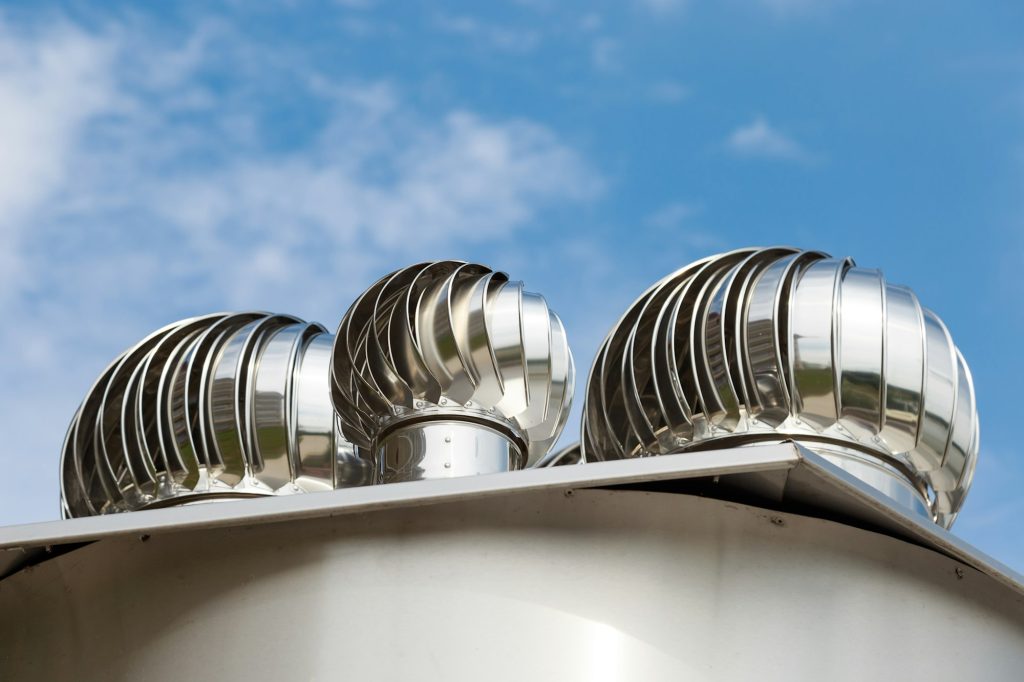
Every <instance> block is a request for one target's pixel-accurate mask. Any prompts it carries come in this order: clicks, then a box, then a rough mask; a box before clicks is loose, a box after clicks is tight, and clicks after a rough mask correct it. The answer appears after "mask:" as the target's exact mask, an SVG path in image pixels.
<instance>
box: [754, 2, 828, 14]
mask: <svg viewBox="0 0 1024 682" xmlns="http://www.w3.org/2000/svg"><path fill="white" fill-rule="evenodd" d="M758 2H759V3H760V4H761V5H762V6H763V7H765V8H766V9H768V10H769V11H771V12H772V13H774V14H775V15H777V16H779V17H792V16H797V15H808V14H816V13H822V12H826V11H828V10H831V9H832V8H833V7H836V6H837V5H840V4H844V3H845V0H758Z"/></svg>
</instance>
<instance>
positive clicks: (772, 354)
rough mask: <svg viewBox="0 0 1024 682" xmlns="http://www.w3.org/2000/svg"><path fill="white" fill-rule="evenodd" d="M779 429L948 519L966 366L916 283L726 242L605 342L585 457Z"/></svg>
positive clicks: (846, 263)
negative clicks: (727, 248)
mask: <svg viewBox="0 0 1024 682" xmlns="http://www.w3.org/2000/svg"><path fill="white" fill-rule="evenodd" d="M780 439H791V440H795V441H798V442H800V443H801V444H803V445H805V446H806V447H808V448H810V449H811V450H814V451H815V452H817V453H819V454H821V455H823V456H825V457H826V458H828V459H829V460H830V461H832V462H833V463H834V464H836V465H838V466H840V467H842V468H843V469H845V470H846V471H847V472H848V473H850V474H852V475H854V476H856V477H857V478H859V479H861V480H862V481H864V482H865V483H868V484H869V485H871V486H872V487H874V488H876V489H877V490H879V491H881V492H883V493H884V494H886V495H887V496H888V497H890V498H891V499H892V500H893V501H895V502H897V503H899V504H900V505H902V506H903V507H904V508H907V509H909V510H912V511H914V512H917V513H919V514H922V515H926V516H928V517H930V518H931V519H933V520H934V521H935V522H936V523H938V524H940V525H942V526H944V527H949V526H950V525H951V524H952V523H953V520H954V519H955V517H956V514H957V512H958V511H959V509H960V507H961V505H962V504H963V500H964V496H965V495H966V493H967V490H968V489H969V487H970V484H971V477H972V475H973V472H974V466H975V463H976V461H977V453H978V417H977V412H976V409H975V400H974V388H973V385H972V382H971V375H970V371H969V370H968V368H967V364H966V363H965V362H964V359H963V356H962V355H961V354H960V351H959V350H958V349H957V348H956V346H955V345H954V344H953V341H952V339H951V338H950V335H949V332H948V331H947V329H946V327H945V325H944V324H943V323H942V321H941V320H940V319H939V318H938V317H937V316H936V315H935V314H934V313H933V312H931V311H930V310H928V309H926V308H923V307H921V305H920V303H919V302H918V300H917V297H916V296H915V295H914V293H913V292H912V291H910V290H909V289H907V288H905V287H901V286H896V285H893V284H888V283H886V282H885V280H884V279H883V277H882V275H881V273H880V272H878V271H877V270H871V269H866V268H860V267H857V266H856V265H855V264H854V262H853V261H852V260H850V259H834V258H830V257H829V256H828V255H827V254H824V253H820V252H816V251H798V250H795V249H789V248H768V249H743V250H739V251H733V252H730V253H726V254H723V255H718V256H713V257H710V258H707V259H704V260H701V261H698V262H696V263H693V264H691V265H689V266H687V267H685V268H683V269H681V270H679V271H677V272H675V273H673V274H671V275H669V276H668V277H665V278H664V279H662V280H661V281H659V282H658V283H657V284H655V285H654V286H653V287H651V288H650V289H649V290H648V291H647V292H646V293H644V294H643V295H642V296H641V297H640V298H639V299H638V300H637V301H636V302H635V303H634V304H633V305H632V306H631V307H630V308H629V310H627V311H626V314H625V315H624V316H623V317H622V319H621V320H620V322H619V323H618V325H617V326H616V327H615V328H614V329H613V330H612V332H611V333H610V334H609V336H608V337H607V339H606V340H605V342H604V344H603V345H602V347H601V349H600V351H599V353H598V356H597V359H596V361H595V363H594V366H593V370H592V371H591V374H590V378H589V381H588V385H587V396H586V407H585V409H584V420H583V450H584V456H585V459H587V460H589V461H595V460H604V459H618V458H626V457H641V456H648V455H661V454H668V453H679V452H686V451H689V450H695V449H708V448H710V447H725V446H727V445H730V444H731V445H737V444H744V443H754V442H765V441H772V440H780Z"/></svg>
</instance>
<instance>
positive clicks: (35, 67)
mask: <svg viewBox="0 0 1024 682" xmlns="http://www.w3.org/2000/svg"><path fill="white" fill-rule="evenodd" d="M111 58H112V50H111V49H110V47H109V46H108V45H107V44H106V43H104V42H103V41H102V40H98V39H95V38H93V37H91V36H88V35H85V34H83V33H82V32H80V31H76V30H75V29H74V28H73V27H71V26H70V25H66V24H59V25H56V26H53V27H50V28H48V29H46V30H45V31H44V32H29V33H28V34H26V33H24V32H21V31H14V30H12V29H11V28H10V27H8V26H6V25H4V24H2V23H0V243H2V245H3V248H2V249H0V303H2V302H3V299H4V297H5V295H9V294H10V292H11V288H12V287H13V286H14V282H16V281H17V279H18V278H19V277H21V276H23V274H24V272H23V270H22V265H23V264H22V262H21V261H20V259H19V258H18V257H17V254H18V252H19V249H20V245H21V239H22V233H21V229H20V228H21V225H22V223H23V221H24V220H25V218H26V217H27V216H28V215H29V214H30V213H31V211H32V209H33V208H34V207H35V206H37V205H39V204H41V203H44V202H46V201H47V200H49V198H50V197H51V196H52V195H53V193H54V192H55V191H57V189H58V188H59V187H60V186H61V184H62V183H63V182H65V181H66V180H67V171H68V169H67V166H66V163H65V161H66V158H67V155H68V154H69V153H70V150H71V147H72V146H73V145H74V143H75V139H76V137H77V136H78V135H79V133H80V132H81V128H82V126H83V125H84V124H85V122H86V121H88V120H89V118H90V117H92V116H95V115H96V114H98V113H101V112H103V111H106V110H109V109H112V108H114V107H115V106H116V105H117V97H116V95H115V92H114V89H113V83H112V81H111V78H110V77H109V64H110V60H111Z"/></svg>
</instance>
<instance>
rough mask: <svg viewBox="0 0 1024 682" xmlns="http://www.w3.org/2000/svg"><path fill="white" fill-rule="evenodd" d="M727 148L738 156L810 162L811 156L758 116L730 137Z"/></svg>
mask: <svg viewBox="0 0 1024 682" xmlns="http://www.w3.org/2000/svg"><path fill="white" fill-rule="evenodd" d="M726 146H727V147H728V148H729V150H730V151H732V152H733V153H734V154H737V155H738V156H747V157H760V158H766V159H783V160H789V161H809V160H810V159H811V156H810V154H808V153H807V151H806V150H804V148H803V147H802V146H801V145H800V144H799V143H797V142H796V141H795V140H793V139H792V138H790V137H787V136H786V135H785V134H783V133H782V132H780V131H779V130H776V129H775V128H774V127H772V126H771V125H770V124H769V123H768V121H767V120H765V119H764V118H763V117H761V116H758V117H757V118H755V119H754V120H753V121H752V122H751V123H749V124H748V125H745V126H741V127H739V128H737V129H736V130H734V131H733V132H732V134H730V135H729V139H728V140H727V141H726Z"/></svg>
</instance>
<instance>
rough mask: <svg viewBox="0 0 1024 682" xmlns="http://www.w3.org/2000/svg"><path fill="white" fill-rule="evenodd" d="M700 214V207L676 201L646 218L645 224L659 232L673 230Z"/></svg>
mask: <svg viewBox="0 0 1024 682" xmlns="http://www.w3.org/2000/svg"><path fill="white" fill-rule="evenodd" d="M698 213H700V206H698V205H696V204H691V203H687V202H682V201H677V202H673V203H671V204H668V205H666V206H663V207H661V208H660V209H658V210H657V211H655V212H654V213H652V214H651V215H650V216H648V218H647V224H648V225H650V226H651V227H654V228H657V229H660V230H670V229H675V228H677V227H679V226H680V225H682V224H683V222H685V221H686V220H688V219H690V218H692V217H694V216H695V215H697V214H698Z"/></svg>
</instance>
